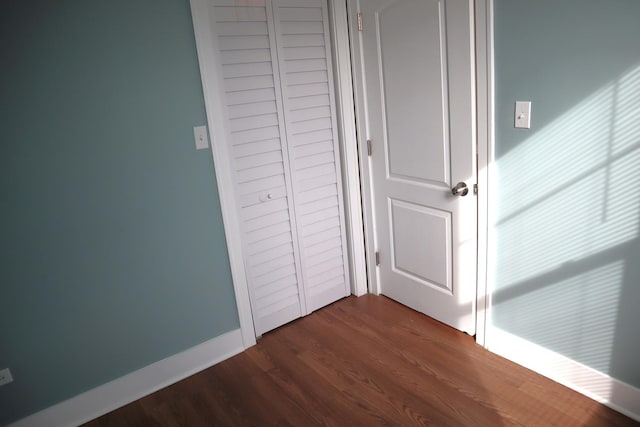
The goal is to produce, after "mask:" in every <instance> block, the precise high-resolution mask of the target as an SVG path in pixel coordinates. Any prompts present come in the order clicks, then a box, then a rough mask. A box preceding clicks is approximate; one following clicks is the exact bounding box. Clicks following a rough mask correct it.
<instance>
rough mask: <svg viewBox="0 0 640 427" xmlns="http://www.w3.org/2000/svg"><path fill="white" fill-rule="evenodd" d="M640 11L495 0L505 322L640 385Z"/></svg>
mask: <svg viewBox="0 0 640 427" xmlns="http://www.w3.org/2000/svg"><path fill="white" fill-rule="evenodd" d="M639 22H640V2H638V1H637V0H611V1H600V0H561V1H557V0H536V1H529V0H526V1H525V0H495V22H494V24H495V96H496V111H495V121H496V140H495V144H496V145H495V148H496V159H497V160H496V173H497V180H496V183H495V187H494V189H495V192H496V198H497V206H496V211H495V212H496V218H495V224H493V233H494V235H495V237H496V252H495V264H494V265H493V269H494V274H495V283H494V284H495V286H496V292H495V294H494V298H493V303H494V309H493V322H494V324H495V325H496V326H498V327H500V328H502V329H504V330H507V331H508V332H511V333H513V334H515V335H518V336H521V337H523V338H525V339H528V340H530V341H533V342H535V343H537V344H539V345H541V346H544V347H546V348H549V349H551V350H553V351H556V352H558V353H561V354H564V355H565V356H568V357H570V358H572V359H574V360H577V361H578V362H581V363H583V364H586V365H588V366H590V367H593V368H595V369H597V370H599V371H601V372H604V373H607V374H609V375H611V376H613V377H614V378H617V379H619V380H622V381H624V382H626V383H628V384H631V385H634V386H636V387H640V363H638V361H640V339H639V337H640V335H639V334H638V325H640V310H638V307H640V243H639V241H640V240H639V236H640V125H639V123H640V121H639V118H640V24H639ZM516 100H519V101H532V119H531V129H528V130H526V129H515V128H514V126H513V121H514V102H515V101H516Z"/></svg>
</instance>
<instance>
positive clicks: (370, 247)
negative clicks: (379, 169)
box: [347, 0, 380, 295]
mask: <svg viewBox="0 0 640 427" xmlns="http://www.w3.org/2000/svg"><path fill="white" fill-rule="evenodd" d="M347 5H348V13H349V16H352V17H353V16H356V14H357V12H358V10H360V0H347ZM348 28H349V29H350V34H351V36H352V40H351V41H353V43H350V45H351V46H350V49H351V57H352V58H354V61H353V64H352V65H353V68H352V72H353V87H352V89H353V93H354V101H355V122H356V129H357V144H358V147H361V149H359V150H358V155H359V160H360V167H361V170H360V179H361V186H362V192H361V194H362V211H363V216H362V220H363V223H364V233H365V236H367V238H366V239H365V246H364V247H365V255H366V260H365V263H366V267H367V281H368V283H369V292H371V293H373V294H376V295H379V294H380V282H379V280H378V267H377V266H376V263H375V259H376V257H375V252H376V248H377V242H376V233H375V229H374V224H375V215H374V211H373V193H372V191H373V189H372V187H371V179H370V177H371V161H370V158H369V156H368V154H367V150H366V148H364V147H365V146H366V141H367V138H369V129H368V111H367V99H366V93H365V91H364V90H362V88H364V87H365V86H366V76H365V72H364V68H363V67H362V64H364V59H363V58H362V49H361V48H360V46H362V32H359V31H358V28H357V20H356V19H351V22H350V23H348ZM356 39H358V42H355V40H356Z"/></svg>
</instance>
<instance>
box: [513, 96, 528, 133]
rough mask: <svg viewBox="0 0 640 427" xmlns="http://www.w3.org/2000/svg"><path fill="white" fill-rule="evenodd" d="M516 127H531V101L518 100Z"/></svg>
mask: <svg viewBox="0 0 640 427" xmlns="http://www.w3.org/2000/svg"><path fill="white" fill-rule="evenodd" d="M515 127H517V128H523V129H530V128H531V101H516V110H515Z"/></svg>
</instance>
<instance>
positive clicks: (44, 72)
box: [0, 0, 239, 425]
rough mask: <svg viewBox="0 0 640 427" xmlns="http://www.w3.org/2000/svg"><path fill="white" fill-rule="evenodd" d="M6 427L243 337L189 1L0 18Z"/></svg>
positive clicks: (42, 10) (16, 7) (125, 0)
mask: <svg viewBox="0 0 640 427" xmlns="http://www.w3.org/2000/svg"><path fill="white" fill-rule="evenodd" d="M0 58H2V59H1V60H0V61H1V62H2V65H1V66H0V141H1V146H0V153H1V154H0V194H1V196H0V218H1V221H0V236H1V237H0V264H1V268H0V289H1V292H0V301H1V302H2V303H1V304H0V305H1V306H2V307H1V308H0V368H6V367H9V368H11V371H12V373H13V377H14V382H13V383H11V384H8V385H6V386H3V387H0V425H4V424H6V423H8V422H10V421H12V420H15V419H18V418H21V417H23V416H25V415H27V414H30V413H33V412H36V411H38V410H41V409H43V408H45V407H47V406H49V405H52V404H55V403H57V402H60V401H62V400H65V399H67V398H70V397H72V396H74V395H77V394H79V393H82V392H84V391H86V390H88V389H91V388H93V387H95V386H98V385H100V384H103V383H105V382H107V381H109V380H112V379H114V378H117V377H119V376H122V375H124V374H126V373H129V372H131V371H134V370H136V369H139V368H141V367H143V366H146V365H148V364H150V363H153V362H155V361H158V360H160V359H163V358H165V357H167V356H170V355H173V354H176V353H178V352H180V351H182V350H185V349H187V348H190V347H192V346H194V345H196V344H199V343H202V342H204V341H206V340H208V339H210V338H213V337H216V336H219V335H220V334H222V333H225V332H227V331H230V330H233V329H236V328H238V327H239V322H238V318H237V312H236V308H235V299H234V295H233V286H232V281H231V274H230V268H229V260H228V255H227V249H226V245H225V237H224V230H223V226H222V220H221V213H220V206H219V202H218V194H217V188H216V182H215V177H214V170H213V161H212V159H211V152H210V150H201V151H196V150H195V145H194V138H193V131H192V127H193V126H195V125H202V124H205V122H206V120H205V111H204V101H203V96H202V88H201V85H200V76H199V71H198V63H197V56H196V49H195V41H194V34H193V27H192V23H191V17H190V10H189V2H188V0H111V1H107V2H104V1H87V0H70V1H64V2H51V1H47V0H41V1H40V0H22V1H11V2H5V3H3V6H2V13H1V14H0Z"/></svg>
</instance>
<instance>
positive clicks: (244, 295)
mask: <svg viewBox="0 0 640 427" xmlns="http://www.w3.org/2000/svg"><path fill="white" fill-rule="evenodd" d="M210 10H211V9H210V7H209V2H208V1H207V0H191V15H192V19H193V29H194V33H195V37H196V48H197V51H198V63H199V64H200V76H201V79H202V90H203V92H204V102H205V108H206V111H207V124H208V125H209V134H210V136H211V154H212V156H213V163H214V166H215V171H216V180H217V183H218V194H219V197H220V207H221V210H222V220H223V223H224V231H225V236H226V241H227V248H228V251H229V264H230V266H231V276H232V278H233V289H234V291H235V296H236V306H237V308H238V317H239V319H240V329H241V331H242V342H243V344H244V347H245V348H248V347H251V346H252V345H255V343H256V334H255V328H254V325H253V315H252V313H251V302H250V300H249V286H248V284H247V276H246V272H245V269H244V255H243V251H242V242H241V239H240V236H241V233H240V223H239V218H238V215H237V212H236V208H235V207H236V206H237V205H236V201H235V195H234V191H233V188H234V187H233V178H232V176H233V170H232V169H231V164H230V163H229V162H227V161H226V159H228V158H230V157H229V155H228V153H227V147H226V145H225V144H224V141H225V130H224V119H223V117H224V108H223V106H222V103H221V100H222V99H223V96H222V95H223V93H222V91H221V89H220V87H219V83H218V82H219V79H218V76H219V75H220V73H221V72H220V70H219V68H218V67H219V64H218V63H217V61H216V60H215V58H214V57H213V52H216V51H217V46H216V38H215V37H214V36H213V34H212V32H211V23H210V19H211V16H210V15H209V11H210Z"/></svg>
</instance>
